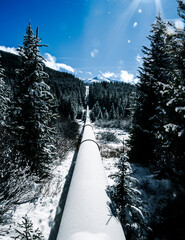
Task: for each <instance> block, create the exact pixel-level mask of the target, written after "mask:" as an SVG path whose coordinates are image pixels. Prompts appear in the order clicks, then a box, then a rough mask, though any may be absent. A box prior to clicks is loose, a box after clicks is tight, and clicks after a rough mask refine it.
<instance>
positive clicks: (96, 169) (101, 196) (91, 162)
mask: <svg viewBox="0 0 185 240" xmlns="http://www.w3.org/2000/svg"><path fill="white" fill-rule="evenodd" d="M107 186H108V179H107V176H106V174H105V170H104V167H103V165H102V160H101V156H100V151H99V147H98V144H97V143H96V139H95V136H94V132H93V129H92V127H91V123H90V119H89V111H88V109H87V119H86V123H85V126H84V133H83V137H82V142H81V145H80V148H79V152H78V156H77V160H76V166H75V169H74V173H73V177H72V180H71V185H70V188H69V192H68V196H67V200H66V205H65V208H64V212H63V216H62V220H61V224H60V228H59V232H58V236H57V240H125V235H124V232H123V229H122V227H121V224H120V222H119V220H118V218H117V217H116V215H115V212H113V210H112V209H113V207H112V206H113V205H112V202H111V200H110V198H109V196H108V194H107Z"/></svg>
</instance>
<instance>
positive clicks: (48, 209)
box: [0, 151, 74, 240]
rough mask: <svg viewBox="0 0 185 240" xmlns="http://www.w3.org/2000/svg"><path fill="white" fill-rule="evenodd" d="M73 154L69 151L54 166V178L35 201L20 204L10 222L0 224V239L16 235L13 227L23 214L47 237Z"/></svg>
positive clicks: (19, 221) (6, 239) (4, 239)
mask: <svg viewBox="0 0 185 240" xmlns="http://www.w3.org/2000/svg"><path fill="white" fill-rule="evenodd" d="M73 154H74V151H70V152H69V153H68V154H67V156H66V158H65V160H64V161H63V162H62V163H60V164H59V165H58V166H56V168H55V170H54V172H53V175H54V178H53V179H52V180H51V181H50V182H48V183H47V184H46V185H45V186H44V188H43V190H42V194H41V196H40V197H39V199H38V200H37V201H36V202H33V203H25V204H21V205H20V206H18V207H17V209H16V210H15V213H14V215H13V219H12V223H11V224H10V225H6V226H3V227H1V226H0V233H1V234H0V240H10V239H12V238H11V237H12V236H16V233H15V229H16V228H17V223H21V222H22V217H24V216H25V215H27V216H28V218H29V219H30V220H31V221H32V222H33V227H34V229H37V228H39V229H40V230H41V231H42V233H43V235H44V237H45V239H48V237H49V233H50V230H51V228H52V226H53V224H54V222H53V220H54V218H55V215H56V211H58V210H59V209H57V206H58V202H59V199H60V196H61V193H62V190H63V186H64V183H65V177H66V175H67V174H68V171H69V168H70V165H71V162H72V159H73ZM2 234H3V235H4V236H2Z"/></svg>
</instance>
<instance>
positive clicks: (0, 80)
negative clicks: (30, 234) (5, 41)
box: [0, 1, 185, 240]
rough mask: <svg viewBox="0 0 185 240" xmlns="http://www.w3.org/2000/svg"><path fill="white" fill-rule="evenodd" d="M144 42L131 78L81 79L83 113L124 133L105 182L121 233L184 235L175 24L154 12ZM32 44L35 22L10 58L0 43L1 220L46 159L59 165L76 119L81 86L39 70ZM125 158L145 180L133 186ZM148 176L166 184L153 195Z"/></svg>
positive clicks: (182, 53)
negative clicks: (130, 80)
mask: <svg viewBox="0 0 185 240" xmlns="http://www.w3.org/2000/svg"><path fill="white" fill-rule="evenodd" d="M177 11H178V14H179V16H180V18H181V19H182V20H183V21H184V22H185V3H184V1H178V9H177ZM148 40H149V43H150V45H149V46H143V48H142V52H143V58H142V66H141V67H140V68H139V69H138V78H139V83H138V84H136V85H131V84H128V83H118V82H112V83H107V82H102V83H94V84H92V85H90V86H89V99H88V103H89V108H90V118H91V121H92V122H93V124H94V125H98V126H100V127H102V128H104V126H105V124H106V126H107V124H109V126H111V127H113V128H121V130H122V131H124V130H125V129H126V131H127V132H128V133H129V139H128V141H126V142H124V143H123V148H122V152H121V153H120V155H119V162H118V164H117V168H118V172H117V173H116V174H114V175H112V178H113V179H114V180H115V184H114V185H113V186H112V187H110V188H109V189H108V190H107V191H109V192H110V193H111V196H112V198H113V200H114V202H115V206H116V209H117V213H118V216H119V219H120V221H121V224H122V226H123V229H124V232H125V235H126V239H127V240H145V239H161V240H162V239H168V240H170V239H179V240H180V239H184V238H185V233H184V225H183V218H184V214H185V208H184V199H185V185H184V183H185V161H184V160H185V147H184V146H185V30H184V29H183V30H182V29H177V28H176V27H175V26H174V25H173V24H172V23H171V22H165V21H164V20H163V19H162V17H161V15H160V14H158V16H157V17H156V20H155V22H154V23H153V24H152V25H151V32H150V35H149V36H148ZM40 42H41V40H40V38H39V37H38V29H37V30H36V34H34V33H33V30H32V26H31V23H29V25H28V26H27V29H26V34H25V36H24V40H23V46H20V47H19V49H18V52H19V56H16V55H12V54H10V53H5V52H3V51H0V55H1V58H0V62H1V67H0V99H1V101H0V161H1V164H0V177H1V179H0V224H2V225H3V224H7V222H9V221H10V219H11V217H12V214H13V210H14V207H15V206H16V205H20V204H21V203H23V202H25V201H28V202H29V201H30V202H31V201H33V200H34V199H35V198H37V197H38V196H35V195H32V190H33V185H34V184H39V187H40V189H41V188H42V187H43V185H44V184H45V183H46V182H47V181H48V179H50V178H52V170H53V168H54V165H55V163H56V161H57V162H58V161H59V162H60V163H61V162H62V160H63V159H64V158H65V153H66V152H67V151H68V149H70V148H77V147H78V141H79V138H80V133H79V124H78V122H77V120H78V119H84V111H85V110H84V109H85V107H86V103H87V102H86V96H85V84H84V83H83V81H81V80H80V79H78V78H76V77H75V76H73V75H72V74H69V73H65V72H58V71H55V70H52V69H49V68H46V67H45V64H44V58H43V57H42V56H41V55H40V52H39V48H40V47H44V46H45V45H44V44H41V43H40ZM125 122H126V123H125ZM131 164H136V165H139V166H140V167H143V168H148V169H149V170H150V174H151V175H150V176H151V179H148V180H147V181H145V182H143V183H142V186H141V184H140V185H139V182H138V180H137V179H136V178H134V177H133V173H134V172H133V170H132V168H131ZM154 180H155V182H158V183H159V182H160V181H161V182H164V183H165V184H166V185H165V184H164V185H165V186H166V189H165V190H164V191H163V195H162V196H159V195H157V193H156V192H155V191H153V189H152V188H150V185H151V184H152V183H153V182H152V183H151V181H154ZM138 186H139V187H138ZM168 186H169V187H168ZM167 187H168V188H167ZM141 192H144V194H145V195H147V197H146V196H145V199H144V198H143V196H142V194H141ZM38 194H39V191H38ZM150 196H154V198H155V204H156V206H155V211H153V209H152V210H151V212H149V210H150V209H148V208H147V207H146V206H147V205H149V200H148V202H147V198H148V199H149V197H150ZM38 236H39V234H38ZM38 239H42V238H38Z"/></svg>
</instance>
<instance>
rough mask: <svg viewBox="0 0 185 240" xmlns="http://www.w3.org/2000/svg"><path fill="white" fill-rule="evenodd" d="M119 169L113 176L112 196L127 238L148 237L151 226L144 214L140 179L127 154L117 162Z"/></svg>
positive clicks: (136, 239)
mask: <svg viewBox="0 0 185 240" xmlns="http://www.w3.org/2000/svg"><path fill="white" fill-rule="evenodd" d="M116 166H117V168H118V171H117V173H116V174H114V175H112V176H111V177H112V178H113V179H114V181H115V185H114V186H113V187H112V196H113V200H114V202H115V204H116V208H117V211H118V215H119V218H120V220H121V223H122V226H123V229H124V232H125V235H126V238H127V239H128V240H144V239H147V234H148V231H149V227H148V226H147V222H146V219H145V216H144V214H143V212H144V211H143V210H144V209H143V206H142V205H143V204H142V200H141V192H140V191H139V190H138V189H137V184H138V181H137V179H136V178H134V177H133V176H132V175H133V170H132V168H131V165H130V163H129V162H128V159H127V157H126V156H124V157H121V159H120V160H119V162H118V163H117V165H116Z"/></svg>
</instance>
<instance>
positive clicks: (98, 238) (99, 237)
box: [68, 232, 110, 240]
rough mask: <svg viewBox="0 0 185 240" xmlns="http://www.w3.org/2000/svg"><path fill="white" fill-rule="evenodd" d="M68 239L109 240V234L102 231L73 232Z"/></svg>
mask: <svg viewBox="0 0 185 240" xmlns="http://www.w3.org/2000/svg"><path fill="white" fill-rule="evenodd" d="M68 240H110V238H109V236H107V235H105V234H104V233H98V234H93V233H88V232H79V233H75V234H74V235H73V236H71V237H70V238H69V239H68Z"/></svg>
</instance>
